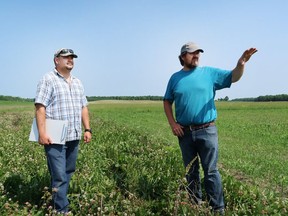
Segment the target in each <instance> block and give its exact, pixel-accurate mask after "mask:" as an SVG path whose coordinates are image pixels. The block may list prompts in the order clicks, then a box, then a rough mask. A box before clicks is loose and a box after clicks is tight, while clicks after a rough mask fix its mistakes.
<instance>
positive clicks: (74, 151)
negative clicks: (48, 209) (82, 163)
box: [45, 140, 79, 213]
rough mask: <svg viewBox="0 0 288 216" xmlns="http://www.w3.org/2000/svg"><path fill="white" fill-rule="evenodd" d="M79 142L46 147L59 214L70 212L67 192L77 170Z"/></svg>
mask: <svg viewBox="0 0 288 216" xmlns="http://www.w3.org/2000/svg"><path fill="white" fill-rule="evenodd" d="M78 145H79V140H75V141H70V142H66V144H65V145H58V144H52V145H45V152H46V157H47V164H48V169H49V172H50V176H51V187H52V202H53V207H54V209H55V210H57V211H58V212H64V213H66V212H68V205H69V201H68V198H67V192H68V187H69V182H70V179H71V176H72V174H73V173H74V171H75V168H76V160H77V156H78Z"/></svg>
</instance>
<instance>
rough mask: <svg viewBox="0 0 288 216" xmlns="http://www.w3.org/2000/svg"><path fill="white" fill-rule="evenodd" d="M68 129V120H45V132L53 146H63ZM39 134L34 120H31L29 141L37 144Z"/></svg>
mask: <svg viewBox="0 0 288 216" xmlns="http://www.w3.org/2000/svg"><path fill="white" fill-rule="evenodd" d="M67 129H68V120H54V119H46V132H47V134H48V135H49V136H50V138H51V139H52V142H53V144H60V145H65V142H66V135H67ZM38 139H39V132H38V127H37V122H36V118H34V119H33V122H32V126H31V131H30V136H29V141H32V142H38Z"/></svg>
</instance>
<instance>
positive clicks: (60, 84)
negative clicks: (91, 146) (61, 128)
mask: <svg viewBox="0 0 288 216" xmlns="http://www.w3.org/2000/svg"><path fill="white" fill-rule="evenodd" d="M35 104H42V105H44V106H45V107H46V119H55V120H68V122H69V124H68V133H67V137H66V142H67V141H72V140H80V139H81V131H82V130H81V125H82V124H81V123H82V122H81V121H82V108H83V107H85V106H87V104H88V102H87V99H86V97H85V95H84V88H83V85H82V83H81V81H80V80H79V79H77V78H76V77H74V76H71V83H70V84H69V83H68V82H67V81H66V79H65V78H64V77H63V76H62V75H61V74H60V73H58V72H57V70H56V69H54V71H51V72H49V73H47V74H45V75H44V77H43V78H42V79H41V80H40V81H39V83H38V86H37V92H36V97H35Z"/></svg>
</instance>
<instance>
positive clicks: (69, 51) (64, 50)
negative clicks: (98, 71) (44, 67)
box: [57, 49, 74, 56]
mask: <svg viewBox="0 0 288 216" xmlns="http://www.w3.org/2000/svg"><path fill="white" fill-rule="evenodd" d="M67 53H71V54H74V51H73V50H72V49H62V50H60V52H59V53H58V54H57V56H59V55H61V54H67Z"/></svg>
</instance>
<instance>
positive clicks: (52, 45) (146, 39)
mask: <svg viewBox="0 0 288 216" xmlns="http://www.w3.org/2000/svg"><path fill="white" fill-rule="evenodd" d="M287 11H288V1H287V0H273V1H269V0H266V1H263V0H233V1H231V0H217V1H215V0H203V1H194V0H173V1H172V0H83V1H79V0H77V1H76V0H70V1H64V0H49V1H39V0H27V1H22V0H9V1H8V0H4V1H1V3H0V32H1V34H0V41H1V50H2V52H0V59H1V68H0V73H1V79H0V95H10V96H19V97H24V98H33V97H34V96H35V92H36V85H37V83H38V81H39V80H40V78H41V77H42V76H43V75H44V74H45V73H47V72H49V71H51V70H52V69H53V67H54V64H53V54H54V52H55V50H57V49H59V48H61V47H67V48H72V49H73V50H74V51H75V53H76V54H77V55H78V56H79V58H78V59H76V60H75V67H74V70H73V71H72V73H73V74H74V75H75V76H77V77H78V78H80V79H81V81H82V82H83V84H84V87H85V91H86V95H87V96H143V95H157V96H162V95H163V94H164V92H165V89H166V85H167V82H168V80H169V78H170V76H171V75H172V74H173V73H174V72H176V71H178V70H180V69H181V65H180V64H179V62H178V55H179V51H180V48H181V46H182V45H183V44H184V43H186V42H188V41H194V42H197V43H198V44H199V45H200V46H201V47H202V48H203V49H204V51H205V52H204V53H203V54H202V55H201V59H200V64H201V65H203V66H204V65H207V66H214V67H218V68H223V69H233V68H234V67H235V65H236V62H237V60H238V58H239V57H240V56H241V54H242V53H243V51H244V50H245V49H247V48H250V47H256V48H257V49H258V52H257V53H256V54H255V55H254V56H253V57H252V59H251V60H250V61H249V62H248V63H247V65H246V70H245V74H244V76H243V77H242V79H241V80H240V81H239V82H237V83H235V84H233V85H232V87H231V88H230V89H224V90H220V91H218V92H217V95H216V99H217V98H221V97H225V96H228V97H229V98H230V99H234V98H243V97H257V96H260V95H274V94H288V84H287V81H288V73H287V72H288V71H287V67H286V62H287V61H288V58H287V57H288V55H287V50H288V42H287V38H288V28H287V23H288V16H287Z"/></svg>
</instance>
